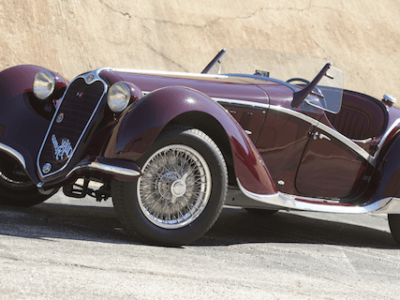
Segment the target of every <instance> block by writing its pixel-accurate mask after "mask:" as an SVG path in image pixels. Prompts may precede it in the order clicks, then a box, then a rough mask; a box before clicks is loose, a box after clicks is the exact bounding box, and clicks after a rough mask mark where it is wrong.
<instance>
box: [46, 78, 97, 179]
mask: <svg viewBox="0 0 400 300" xmlns="http://www.w3.org/2000/svg"><path fill="white" fill-rule="evenodd" d="M104 89H105V86H104V84H103V83H102V82H100V81H96V82H94V83H92V84H87V83H86V82H85V80H84V79H83V78H78V79H76V80H75V81H73V82H72V83H71V84H70V86H69V87H68V90H67V92H66V95H65V97H64V100H63V101H62V103H61V105H60V107H59V109H58V112H57V115H56V116H55V119H54V121H53V123H52V126H51V127H50V129H49V132H48V135H47V138H46V141H45V143H44V146H43V148H42V151H41V153H40V154H39V155H40V156H39V168H40V171H41V172H42V174H43V171H42V169H43V166H44V165H45V164H50V165H51V170H50V171H49V172H48V173H47V174H43V175H44V176H48V175H51V174H53V173H56V172H57V171H60V170H61V169H62V168H63V167H64V165H65V164H66V163H67V162H68V160H69V158H70V156H71V155H72V153H73V152H74V151H75V149H76V147H77V146H78V143H79V141H80V139H81V137H82V136H83V135H84V133H85V130H86V127H87V125H88V123H89V122H90V120H91V118H92V115H93V114H94V112H95V110H96V107H97V105H98V103H99V101H100V100H101V98H102V95H103V93H104ZM59 121H60V122H59Z"/></svg>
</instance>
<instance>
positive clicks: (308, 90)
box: [292, 63, 332, 108]
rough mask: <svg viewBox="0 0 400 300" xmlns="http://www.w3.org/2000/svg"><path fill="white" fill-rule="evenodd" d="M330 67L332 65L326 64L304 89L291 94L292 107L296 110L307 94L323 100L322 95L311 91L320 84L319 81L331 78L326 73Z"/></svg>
mask: <svg viewBox="0 0 400 300" xmlns="http://www.w3.org/2000/svg"><path fill="white" fill-rule="evenodd" d="M331 66H332V63H327V64H326V65H325V66H324V67H323V68H322V70H321V71H319V73H318V74H317V76H315V78H314V79H313V81H311V82H310V83H309V84H308V85H306V86H305V87H304V89H302V90H300V91H297V92H295V93H294V94H293V100H292V107H293V108H297V107H299V106H300V104H301V103H303V101H304V100H305V99H306V98H307V96H308V95H309V94H313V95H314V96H317V97H319V98H323V97H324V96H323V95H320V94H318V93H314V92H313V89H315V87H316V86H317V84H318V83H319V82H320V80H321V79H322V78H323V77H324V76H327V77H329V78H331V76H330V75H329V74H328V73H327V72H328V70H329V68H330V67H331Z"/></svg>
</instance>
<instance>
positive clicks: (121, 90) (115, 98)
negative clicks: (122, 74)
mask: <svg viewBox="0 0 400 300" xmlns="http://www.w3.org/2000/svg"><path fill="white" fill-rule="evenodd" d="M130 99H131V92H130V89H129V87H128V86H127V85H126V84H125V83H123V82H117V83H114V84H113V85H112V86H111V88H110V90H109V91H108V95H107V103H108V106H109V107H110V109H111V111H112V112H115V113H120V112H122V111H123V110H124V109H125V108H126V107H127V106H128V104H129V101H130Z"/></svg>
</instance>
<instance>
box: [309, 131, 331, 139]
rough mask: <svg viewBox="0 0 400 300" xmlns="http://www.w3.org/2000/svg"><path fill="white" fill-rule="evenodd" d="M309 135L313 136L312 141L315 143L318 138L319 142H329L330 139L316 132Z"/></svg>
mask: <svg viewBox="0 0 400 300" xmlns="http://www.w3.org/2000/svg"><path fill="white" fill-rule="evenodd" d="M310 135H312V136H313V139H314V141H315V140H316V139H317V138H319V139H320V140H322V139H326V140H328V141H331V138H330V137H329V136H327V135H325V134H323V133H319V132H318V131H316V132H315V133H311V132H310Z"/></svg>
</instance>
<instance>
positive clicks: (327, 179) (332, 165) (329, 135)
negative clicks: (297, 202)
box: [296, 122, 370, 198]
mask: <svg viewBox="0 0 400 300" xmlns="http://www.w3.org/2000/svg"><path fill="white" fill-rule="evenodd" d="M327 123H328V122H327ZM369 165H370V155H369V154H368V153H367V152H366V151H365V150H364V149H362V148H361V147H359V146H358V145H357V144H356V143H354V142H353V141H352V140H350V139H348V138H347V137H345V136H344V135H342V134H340V133H339V132H337V131H336V130H335V129H334V128H332V127H331V126H329V125H326V124H324V123H323V122H319V123H318V124H317V125H316V126H314V128H313V130H312V131H310V133H309V138H308V142H307V145H306V147H305V149H304V153H303V156H302V159H301V162H300V165H299V168H298V171H297V175H296V190H297V191H298V192H299V193H300V194H301V195H304V196H308V197H318V198H346V197H351V196H352V195H353V194H354V193H357V191H359V188H360V187H361V185H362V183H363V181H366V180H368V178H369V177H368V176H364V175H365V174H366V170H367V168H368V166H369Z"/></svg>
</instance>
